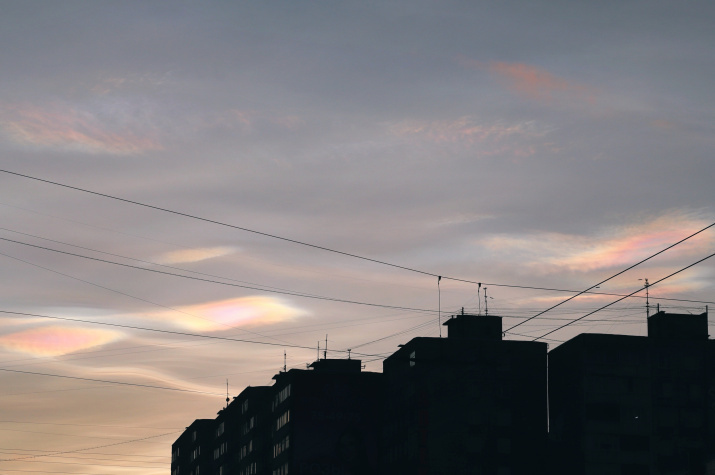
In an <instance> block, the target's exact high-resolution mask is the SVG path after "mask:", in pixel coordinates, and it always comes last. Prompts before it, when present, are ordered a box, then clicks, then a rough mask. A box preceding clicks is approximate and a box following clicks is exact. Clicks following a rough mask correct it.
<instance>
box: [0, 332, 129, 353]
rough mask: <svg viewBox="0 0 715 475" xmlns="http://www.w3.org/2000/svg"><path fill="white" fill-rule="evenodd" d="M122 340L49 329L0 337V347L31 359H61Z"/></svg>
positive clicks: (112, 335) (113, 334)
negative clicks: (23, 354)
mask: <svg viewBox="0 0 715 475" xmlns="http://www.w3.org/2000/svg"><path fill="white" fill-rule="evenodd" d="M121 337H122V334H121V333H119V332H117V331H111V330H97V329H84V328H72V327H59V326H48V327H40V328H33V329H30V330H24V331H21V332H17V333H10V334H7V335H3V336H0V346H2V347H3V348H5V349H8V350H13V351H18V352H21V353H27V354H29V355H32V356H38V357H50V356H61V355H66V354H68V353H74V352H75V351H80V350H86V349H89V348H93V347H96V346H102V345H106V344H107V343H111V342H113V341H116V340H118V339H120V338H121Z"/></svg>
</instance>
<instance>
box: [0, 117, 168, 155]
mask: <svg viewBox="0 0 715 475" xmlns="http://www.w3.org/2000/svg"><path fill="white" fill-rule="evenodd" d="M116 119H117V118H114V119H112V118H105V119H101V118H100V117H99V115H97V114H95V113H92V112H91V111H89V110H85V109H80V108H76V107H72V106H66V105H53V106H51V107H49V108H42V107H37V106H33V105H14V106H6V107H5V108H3V109H2V110H0V129H2V132H3V133H4V135H5V136H6V137H7V138H9V139H10V140H11V141H12V142H14V143H16V144H18V145H23V146H30V147H39V148H43V149H55V150H60V151H73V152H82V153H90V154H114V155H128V154H136V153H141V152H145V151H150V150H161V149H162V148H163V147H162V145H161V144H160V143H159V142H158V141H157V140H156V138H154V137H152V136H151V135H150V134H148V133H147V132H146V131H144V130H143V131H142V132H137V131H136V130H135V129H139V128H140V126H141V124H126V123H125V124H122V123H117V120H116ZM120 119H121V118H120ZM120 122H121V120H120ZM113 128H114V129H118V130H112V129H113ZM141 128H142V129H145V128H146V127H141Z"/></svg>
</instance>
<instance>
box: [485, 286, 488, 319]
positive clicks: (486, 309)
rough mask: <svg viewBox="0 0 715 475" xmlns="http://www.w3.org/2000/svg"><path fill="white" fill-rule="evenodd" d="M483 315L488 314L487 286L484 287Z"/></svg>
mask: <svg viewBox="0 0 715 475" xmlns="http://www.w3.org/2000/svg"><path fill="white" fill-rule="evenodd" d="M484 316H485V317H486V316H489V304H488V303H487V288H486V287H484Z"/></svg>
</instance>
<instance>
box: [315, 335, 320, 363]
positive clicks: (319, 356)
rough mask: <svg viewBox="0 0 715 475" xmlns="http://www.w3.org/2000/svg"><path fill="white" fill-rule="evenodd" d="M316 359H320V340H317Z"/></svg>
mask: <svg viewBox="0 0 715 475" xmlns="http://www.w3.org/2000/svg"><path fill="white" fill-rule="evenodd" d="M316 361H320V340H318V359H317V360H316Z"/></svg>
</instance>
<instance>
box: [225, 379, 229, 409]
mask: <svg viewBox="0 0 715 475" xmlns="http://www.w3.org/2000/svg"><path fill="white" fill-rule="evenodd" d="M229 400H230V398H229V397H228V378H226V407H228V401H229Z"/></svg>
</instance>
